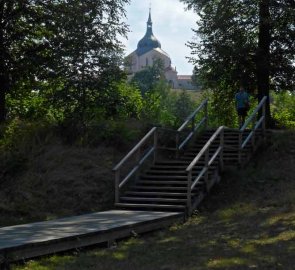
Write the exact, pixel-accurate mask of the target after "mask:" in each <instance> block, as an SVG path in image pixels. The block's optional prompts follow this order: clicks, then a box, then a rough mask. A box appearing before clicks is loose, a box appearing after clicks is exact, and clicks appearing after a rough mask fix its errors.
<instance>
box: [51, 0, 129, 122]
mask: <svg viewBox="0 0 295 270" xmlns="http://www.w3.org/2000/svg"><path fill="white" fill-rule="evenodd" d="M128 2H129V0H119V1H118V0H117V1H115V0H112V1H107V0H83V1H80V0H68V1H60V3H58V4H55V3H52V5H51V7H50V10H51V13H52V14H53V18H54V20H53V21H52V22H51V23H50V24H49V25H48V27H49V28H50V29H51V32H53V33H54V35H53V36H52V37H51V39H50V40H49V42H50V43H51V44H52V47H53V48H54V57H53V60H54V61H52V62H51V65H52V67H51V70H52V74H51V75H52V76H53V78H54V79H56V78H61V79H62V81H63V83H64V88H63V89H61V90H60V91H59V92H56V93H54V97H55V99H56V100H57V101H58V102H59V103H60V105H61V106H67V108H68V110H69V111H71V112H74V113H78V114H79V115H80V116H81V117H83V114H84V113H85V110H86V107H90V106H97V105H99V103H100V101H99V96H100V94H101V92H102V91H104V90H105V89H106V88H107V87H108V86H109V85H110V83H111V82H112V81H114V80H117V81H120V79H121V78H122V76H123V72H122V71H121V69H120V65H121V64H122V53H123V46H122V43H121V42H120V41H119V40H118V37H119V35H123V36H124V35H126V33H127V31H128V28H127V25H126V24H125V23H124V22H122V18H124V16H125V10H124V5H125V4H127V3H128Z"/></svg>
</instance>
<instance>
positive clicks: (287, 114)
mask: <svg viewBox="0 0 295 270" xmlns="http://www.w3.org/2000/svg"><path fill="white" fill-rule="evenodd" d="M272 97H273V102H272V104H271V110H272V114H273V118H274V120H275V121H276V122H277V124H278V126H279V127H283V128H289V129H294V128H295V95H294V94H293V93H291V92H289V91H285V92H281V93H272Z"/></svg>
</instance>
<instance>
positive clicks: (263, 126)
mask: <svg viewBox="0 0 295 270" xmlns="http://www.w3.org/2000/svg"><path fill="white" fill-rule="evenodd" d="M265 112H266V100H265V101H264V103H263V106H262V116H263V117H264V118H263V122H262V134H263V138H265V127H266V118H265V117H266V113H265Z"/></svg>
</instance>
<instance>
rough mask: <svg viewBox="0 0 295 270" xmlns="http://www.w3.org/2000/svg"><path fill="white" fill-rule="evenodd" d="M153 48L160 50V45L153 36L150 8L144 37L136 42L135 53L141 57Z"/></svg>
mask: <svg viewBox="0 0 295 270" xmlns="http://www.w3.org/2000/svg"><path fill="white" fill-rule="evenodd" d="M154 48H161V43H160V42H159V41H158V40H157V38H156V37H155V36H154V34H153V22H152V11H151V7H150V8H149V17H148V21H147V29H146V33H145V35H144V37H143V38H142V39H141V40H140V41H139V42H138V44H137V50H136V52H137V54H138V55H142V54H144V53H146V52H148V51H150V50H152V49H154Z"/></svg>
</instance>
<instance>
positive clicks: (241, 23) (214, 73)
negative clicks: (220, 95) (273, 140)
mask: <svg viewBox="0 0 295 270" xmlns="http://www.w3.org/2000/svg"><path fill="white" fill-rule="evenodd" d="M181 1H182V2H184V3H186V4H187V5H188V7H189V8H193V9H194V10H195V11H196V12H197V13H198V15H199V16H200V20H199V22H198V28H197V29H196V30H194V31H195V34H196V36H197V38H198V40H197V41H194V42H189V43H188V45H189V46H190V47H191V49H192V54H193V56H192V57H191V61H192V62H194V63H195V64H196V67H197V73H196V74H197V75H198V76H200V78H201V80H202V81H203V85H205V86H209V87H211V88H215V89H218V88H219V87H220V86H221V85H224V84H226V85H227V86H231V88H232V89H235V88H236V87H237V84H238V83H243V84H245V83H246V84H248V85H247V86H248V88H250V89H252V90H253V89H257V90H258V97H259V99H261V97H262V96H264V95H266V96H268V95H269V89H270V87H271V88H273V89H276V90H280V89H281V90H285V89H289V90H294V89H295V83H294V82H295V80H294V79H295V75H294V74H295V72H294V71H295V67H294V60H295V57H294V55H295V54H294V52H295V48H294V44H295V36H294V35H295V33H294V31H295V21H294V18H295V9H294V1H293V0H285V1H276V0H256V1H250V0H217V1H205V0H181ZM227 88H228V87H227ZM233 91H234V90H233ZM232 94H233V93H229V95H232ZM267 115H268V119H270V112H269V104H267Z"/></svg>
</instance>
